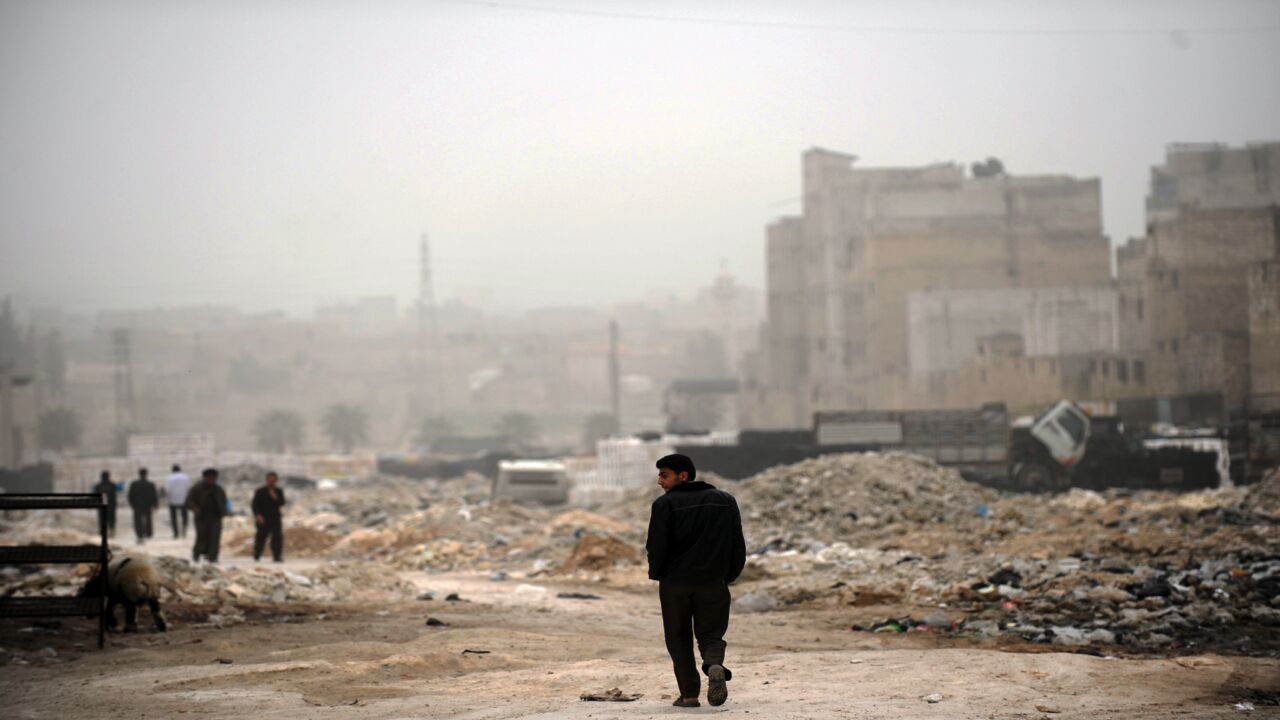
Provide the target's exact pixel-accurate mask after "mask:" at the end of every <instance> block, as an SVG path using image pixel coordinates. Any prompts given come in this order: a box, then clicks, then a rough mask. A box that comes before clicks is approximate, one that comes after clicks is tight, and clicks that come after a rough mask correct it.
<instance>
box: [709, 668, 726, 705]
mask: <svg viewBox="0 0 1280 720" xmlns="http://www.w3.org/2000/svg"><path fill="white" fill-rule="evenodd" d="M728 699H729V686H728V685H726V684H725V681H724V666H722V665H712V666H711V667H709V668H707V702H709V703H711V704H712V705H723V704H724V701H725V700H728Z"/></svg>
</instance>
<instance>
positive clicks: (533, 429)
mask: <svg viewBox="0 0 1280 720" xmlns="http://www.w3.org/2000/svg"><path fill="white" fill-rule="evenodd" d="M494 430H495V431H496V432H497V433H498V435H499V436H501V437H504V438H506V439H507V441H508V442H511V443H514V444H516V445H527V444H529V443H530V442H532V441H533V440H534V439H536V438H537V437H538V421H537V420H534V419H533V416H532V415H530V414H528V413H522V412H509V413H507V414H506V415H503V416H502V417H501V418H499V419H498V425H497V427H496V428H494Z"/></svg>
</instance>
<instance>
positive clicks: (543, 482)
mask: <svg viewBox="0 0 1280 720" xmlns="http://www.w3.org/2000/svg"><path fill="white" fill-rule="evenodd" d="M569 485H570V483H569V473H568V472H566V471H565V465H564V463H562V462H560V461H558V460H502V461H500V462H499V463H498V479H497V480H495V481H494V483H493V497H495V498H498V497H509V498H511V499H512V500H515V501H516V502H521V503H541V504H543V505H562V504H564V503H567V502H568V501H569Z"/></svg>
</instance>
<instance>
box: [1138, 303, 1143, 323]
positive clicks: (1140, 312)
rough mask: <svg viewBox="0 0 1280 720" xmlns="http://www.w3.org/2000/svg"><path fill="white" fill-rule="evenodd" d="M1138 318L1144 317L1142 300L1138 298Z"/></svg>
mask: <svg viewBox="0 0 1280 720" xmlns="http://www.w3.org/2000/svg"><path fill="white" fill-rule="evenodd" d="M1138 319H1139V320H1141V319H1142V300H1141V299H1139V300H1138Z"/></svg>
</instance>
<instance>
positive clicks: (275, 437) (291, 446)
mask: <svg viewBox="0 0 1280 720" xmlns="http://www.w3.org/2000/svg"><path fill="white" fill-rule="evenodd" d="M302 425H303V420H302V416H301V415H299V414H298V413H296V412H292V411H289V410H272V411H270V412H266V413H263V414H261V415H259V416H258V418H257V419H256V420H254V421H253V437H254V440H256V441H257V443H258V449H259V450H263V451H265V452H273V453H283V452H288V451H289V450H296V449H297V448H298V447H300V446H301V445H302Z"/></svg>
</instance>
